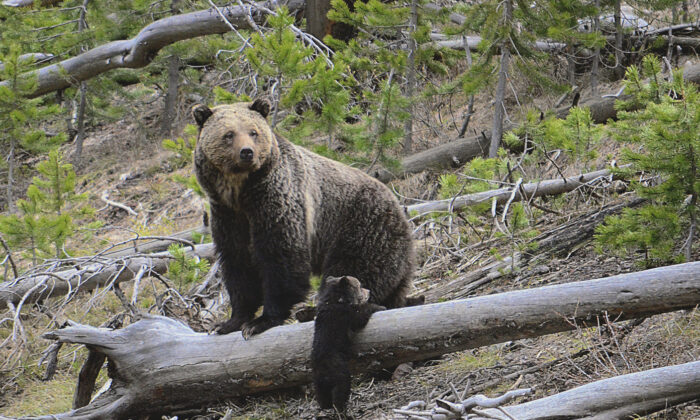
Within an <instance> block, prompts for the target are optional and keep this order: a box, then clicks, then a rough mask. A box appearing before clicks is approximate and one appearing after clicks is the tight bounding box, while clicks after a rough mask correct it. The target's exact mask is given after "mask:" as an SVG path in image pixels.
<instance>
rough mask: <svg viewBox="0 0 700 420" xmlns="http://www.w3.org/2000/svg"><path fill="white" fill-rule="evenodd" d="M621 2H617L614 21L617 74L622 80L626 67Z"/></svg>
mask: <svg viewBox="0 0 700 420" xmlns="http://www.w3.org/2000/svg"><path fill="white" fill-rule="evenodd" d="M620 2H621V0H615V10H614V11H613V19H614V20H615V74H616V75H617V77H618V78H620V79H622V78H623V77H624V76H625V66H624V64H623V63H622V62H623V56H624V55H623V54H622V10H621V8H620Z"/></svg>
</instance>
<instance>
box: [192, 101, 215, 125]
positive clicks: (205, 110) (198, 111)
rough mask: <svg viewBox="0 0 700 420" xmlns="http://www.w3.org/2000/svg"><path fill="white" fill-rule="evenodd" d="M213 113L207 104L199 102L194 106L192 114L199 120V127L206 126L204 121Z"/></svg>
mask: <svg viewBox="0 0 700 420" xmlns="http://www.w3.org/2000/svg"><path fill="white" fill-rule="evenodd" d="M213 113H214V112H213V111H212V110H211V109H209V107H208V106H206V105H202V104H197V105H194V106H193V107H192V116H193V117H194V120H195V121H197V125H199V128H202V127H203V126H204V123H205V122H207V120H208V119H209V117H211V114H213Z"/></svg>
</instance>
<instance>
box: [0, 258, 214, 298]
mask: <svg viewBox="0 0 700 420" xmlns="http://www.w3.org/2000/svg"><path fill="white" fill-rule="evenodd" d="M187 252H188V253H190V254H196V255H199V256H200V257H201V258H208V259H212V258H214V245H213V244H203V245H197V246H195V249H194V250H192V249H189V250H188V251H187ZM92 260H93V261H95V262H91V261H89V260H88V261H86V262H85V263H84V265H83V266H82V267H78V266H77V264H76V268H71V269H69V270H64V271H57V272H54V273H41V274H38V275H25V276H21V277H19V278H17V279H15V280H12V281H6V282H4V283H0V309H4V308H6V307H7V302H11V303H12V304H13V305H23V304H25V303H30V302H36V301H37V300H41V299H46V298H49V297H52V296H59V295H67V294H71V295H72V294H74V293H77V292H79V291H86V290H92V289H95V288H97V287H101V286H105V285H107V284H110V283H112V282H114V283H121V282H124V281H129V280H131V279H133V278H134V274H135V273H137V272H138V271H139V270H140V269H141V268H142V267H144V268H145V270H146V271H147V272H156V273H158V274H164V273H165V272H166V271H167V269H168V262H169V261H170V254H169V253H168V252H161V253H156V254H152V255H149V256H133V257H125V258H123V259H112V258H102V257H93V258H92Z"/></svg>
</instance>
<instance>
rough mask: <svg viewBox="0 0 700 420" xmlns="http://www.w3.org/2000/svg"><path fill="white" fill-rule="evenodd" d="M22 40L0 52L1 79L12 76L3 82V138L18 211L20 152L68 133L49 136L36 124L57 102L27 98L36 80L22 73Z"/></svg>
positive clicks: (0, 114) (52, 144)
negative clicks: (16, 193)
mask: <svg viewBox="0 0 700 420" xmlns="http://www.w3.org/2000/svg"><path fill="white" fill-rule="evenodd" d="M20 57H21V55H20V49H19V45H18V44H11V45H10V48H9V50H8V51H7V52H6V53H5V54H2V55H0V61H1V62H2V63H3V68H2V71H1V72H0V79H2V80H8V81H10V83H9V84H8V85H3V86H0V142H2V145H3V147H5V148H6V150H8V157H7V187H6V202H7V205H8V209H9V211H10V212H11V213H12V212H15V211H16V207H15V206H14V194H13V190H12V187H13V185H14V183H15V170H16V165H17V163H16V162H15V159H16V156H17V152H18V151H19V150H20V149H24V150H27V151H30V152H43V151H46V150H47V149H50V148H52V147H55V146H57V145H59V144H61V143H62V142H63V141H64V140H65V136H62V135H58V136H54V137H52V138H48V137H47V136H46V134H45V133H44V131H43V130H39V129H36V128H35V127H37V126H38V124H39V123H40V122H41V119H42V118H44V117H45V116H46V115H49V114H55V113H56V112H57V111H58V108H57V107H56V106H55V105H49V106H45V105H43V103H44V100H43V99H42V98H37V99H27V98H26V97H25V95H26V93H27V92H30V91H32V90H33V89H34V86H35V85H36V80H35V79H32V78H26V77H22V76H21V74H22V73H24V71H25V69H26V66H27V63H26V62H25V61H24V60H22V59H21V58H20Z"/></svg>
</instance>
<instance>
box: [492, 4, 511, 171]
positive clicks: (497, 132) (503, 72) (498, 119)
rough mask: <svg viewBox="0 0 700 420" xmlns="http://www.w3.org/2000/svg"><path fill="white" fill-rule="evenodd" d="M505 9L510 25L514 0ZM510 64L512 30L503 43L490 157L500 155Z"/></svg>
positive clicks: (504, 12)
mask: <svg viewBox="0 0 700 420" xmlns="http://www.w3.org/2000/svg"><path fill="white" fill-rule="evenodd" d="M504 3H505V7H504V10H503V24H504V25H510V24H511V21H512V20H513V0H505V2H504ZM509 65H510V31H508V35H507V36H506V38H505V39H504V40H503V42H502V44H501V68H500V70H499V71H498V84H497V85H496V99H495V100H494V105H493V106H494V111H493V129H492V130H491V147H489V158H495V157H496V156H497V155H498V146H500V145H501V138H502V137H503V114H504V110H505V108H504V106H505V104H504V103H503V99H504V97H505V94H506V80H507V79H508V66H509Z"/></svg>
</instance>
